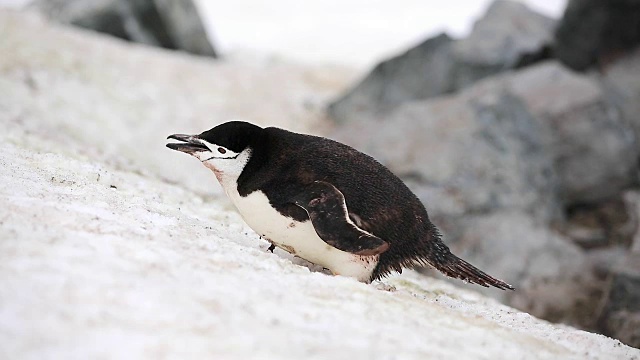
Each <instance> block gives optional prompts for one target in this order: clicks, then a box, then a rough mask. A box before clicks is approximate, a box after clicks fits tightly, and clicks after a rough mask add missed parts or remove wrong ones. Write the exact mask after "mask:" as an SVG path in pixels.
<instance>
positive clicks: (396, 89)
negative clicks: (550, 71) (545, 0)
mask: <svg viewBox="0 0 640 360" xmlns="http://www.w3.org/2000/svg"><path fill="white" fill-rule="evenodd" d="M553 26H554V21H553V20H551V19H549V18H547V17H545V16H543V15H540V14H538V13H536V12H534V11H532V10H530V9H529V8H527V7H526V6H525V5H524V4H521V3H518V2H512V1H505V0H496V1H495V2H493V3H492V4H491V6H489V8H488V9H487V12H486V14H485V15H484V16H483V17H482V18H481V19H480V20H478V21H477V22H476V23H475V25H474V27H473V31H472V32H471V34H470V35H469V37H467V38H466V39H463V40H459V41H453V40H452V39H451V38H449V37H448V36H446V35H444V34H442V35H438V36H436V37H434V38H431V39H428V40H426V41H424V42H423V43H421V44H420V45H418V46H416V47H414V48H412V49H410V50H408V51H407V52H405V53H404V54H401V55H399V56H396V57H394V58H392V59H389V60H387V61H384V62H382V63H380V64H378V65H377V66H376V67H375V68H374V69H373V70H372V71H371V73H369V74H368V75H367V76H366V77H365V78H364V79H363V80H362V81H361V82H360V83H359V84H357V85H356V86H355V87H354V88H353V89H351V90H350V91H348V92H347V93H346V94H345V95H343V96H342V97H340V98H339V99H338V100H336V101H335V102H333V103H332V104H331V105H330V106H329V113H330V114H331V116H332V117H333V118H334V119H336V120H337V121H339V122H348V121H351V120H356V119H362V118H372V117H374V118H382V117H385V116H387V115H388V114H389V113H390V112H391V111H393V110H394V109H395V108H396V107H398V106H399V105H401V104H403V103H406V102H410V101H414V100H423V99H427V98H431V97H434V96H438V95H442V94H447V93H451V92H454V91H456V90H459V89H462V88H464V87H466V86H469V85H470V84H473V83H474V82H476V81H478V80H480V79H482V78H485V77H487V76H490V75H493V74H496V73H499V72H503V71H506V70H508V69H512V68H515V67H517V66H520V65H522V64H523V63H527V62H531V61H533V60H532V59H535V58H536V56H537V54H540V53H541V52H544V49H545V48H546V47H547V46H548V44H549V43H550V41H551V38H552V31H553Z"/></svg>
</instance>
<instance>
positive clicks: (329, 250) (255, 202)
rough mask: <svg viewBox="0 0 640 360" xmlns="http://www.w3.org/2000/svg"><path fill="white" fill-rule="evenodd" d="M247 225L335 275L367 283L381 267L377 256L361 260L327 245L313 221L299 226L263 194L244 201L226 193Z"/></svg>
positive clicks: (281, 246)
mask: <svg viewBox="0 0 640 360" xmlns="http://www.w3.org/2000/svg"><path fill="white" fill-rule="evenodd" d="M227 195H228V196H229V198H230V199H231V201H232V202H233V203H234V205H235V206H236V208H237V209H238V211H239V212H240V215H241V216H242V218H243V219H244V221H245V222H246V223H247V224H248V225H249V226H250V227H251V228H252V229H253V230H254V231H255V232H257V233H258V234H259V235H261V236H262V237H264V238H266V239H267V240H269V241H271V242H273V243H274V244H275V245H276V246H278V247H279V248H281V249H283V250H285V251H288V252H290V253H291V254H293V255H296V256H298V257H301V258H303V259H305V260H307V261H309V262H312V263H314V264H317V265H320V266H323V267H325V268H327V269H329V270H331V272H333V273H334V274H336V275H343V276H349V277H354V278H357V279H358V280H359V281H363V282H368V281H369V279H370V277H371V273H372V272H373V270H374V268H375V266H376V265H377V263H378V256H377V255H376V256H359V255H354V254H351V253H348V252H344V251H342V250H338V249H336V248H334V247H333V246H331V245H329V244H327V243H326V242H324V241H323V240H322V239H320V237H319V236H318V234H317V233H316V231H315V230H314V228H313V225H312V223H311V221H310V220H307V221H305V222H299V221H296V220H293V219H292V218H289V217H286V216H283V215H282V214H280V213H279V212H278V211H277V210H276V209H274V208H273V207H272V206H271V205H270V204H269V199H268V198H267V196H266V195H265V194H264V193H263V192H261V191H254V192H252V193H251V194H249V195H248V196H245V197H242V196H240V194H238V192H237V191H233V192H227Z"/></svg>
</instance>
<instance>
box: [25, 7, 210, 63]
mask: <svg viewBox="0 0 640 360" xmlns="http://www.w3.org/2000/svg"><path fill="white" fill-rule="evenodd" d="M34 7H35V8H37V9H38V10H40V11H41V12H43V13H44V14H45V15H47V16H48V17H49V18H51V19H54V20H56V21H59V22H62V23H68V24H72V25H76V26H80V27H83V28H87V29H91V30H95V31H98V32H103V33H107V34H110V35H113V36H116V37H119V38H122V39H125V40H130V41H134V42H139V43H143V44H148V45H152V46H160V47H164V48H168V49H174V50H184V51H187V52H190V53H193V54H197V55H205V56H212V57H216V56H217V55H216V51H215V50H214V48H213V45H212V44H211V41H210V39H209V38H208V36H207V33H206V30H205V27H204V24H203V22H202V20H201V19H200V16H199V15H198V10H197V8H196V4H195V3H193V1H191V0H176V1H169V0H132V1H126V0H98V1H81V0H71V1H68V0H38V1H36V2H35V4H34Z"/></svg>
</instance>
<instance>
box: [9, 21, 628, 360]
mask: <svg viewBox="0 0 640 360" xmlns="http://www.w3.org/2000/svg"><path fill="white" fill-rule="evenodd" d="M0 54H2V56H0V128H1V129H2V132H1V133H0V204H1V206H0V359H107V358H114V359H115V358H118V359H127V358H136V359H138V358H145V359H163V358H175V359H185V358H216V359H218V358H219V359H248V358H252V359H267V358H268V359H274V358H279V359H300V358H310V359H313V358H323V359H325V358H336V359H341V358H342V359H344V358H349V359H359V358H362V359H367V358H375V359H395V358H398V359H411V358H415V359H429V358H432V359H445V358H455V359H500V358H505V359H558V358H568V359H585V358H587V359H588V358H594V359H640V350H637V349H632V348H630V347H627V346H625V345H623V344H621V343H620V342H618V341H616V340H612V339H609V338H607V337H604V336H601V335H596V334H591V333H587V332H583V331H579V330H575V329H572V328H569V327H566V326H559V325H553V324H549V323H547V322H544V321H541V320H538V319H535V318H533V317H531V316H529V315H527V314H524V313H521V312H519V311H517V310H513V309H511V308H508V307H506V306H503V305H500V304H498V303H496V302H495V301H493V300H490V299H487V298H485V297H483V296H481V295H479V294H477V293H473V292H469V291H464V290H461V289H459V288H457V287H455V286H452V285H449V284H446V283H444V282H442V281H438V280H433V279H429V278H425V277H422V276H420V275H417V274H415V273H413V272H405V274H403V275H402V276H397V277H393V278H390V279H388V280H386V281H385V283H387V284H390V285H393V286H395V287H396V289H397V290H396V291H394V292H388V291H383V290H378V289H377V288H375V287H374V286H371V285H365V284H361V283H358V282H356V281H354V280H351V279H347V278H342V277H333V276H328V275H325V274H323V273H319V272H313V271H310V270H309V269H308V268H306V267H304V266H300V265H296V264H294V262H292V261H291V257H290V256H287V255H286V254H284V253H282V252H278V251H276V253H275V254H271V253H269V252H267V251H266V248H267V244H266V243H265V242H263V241H261V240H259V238H258V237H257V235H255V234H254V233H253V232H252V231H251V230H250V229H248V228H247V227H246V226H245V225H244V224H243V223H242V221H241V219H240V217H239V216H238V215H237V214H236V213H234V212H233V210H232V209H231V208H230V207H229V205H228V203H227V202H226V200H225V199H223V198H222V197H221V196H219V194H220V191H219V188H218V187H217V185H215V178H214V176H213V175H212V174H209V173H207V172H206V171H202V172H201V171H200V168H201V167H202V166H200V165H199V164H198V163H197V161H195V160H193V159H191V158H188V157H187V156H185V155H182V154H178V153H174V152H171V151H170V150H167V149H165V148H164V136H166V135H167V134H169V133H171V132H178V131H195V130H198V131H199V130H203V127H205V128H206V127H208V126H210V125H213V124H214V123H216V122H219V121H221V120H223V119H221V118H220V117H221V116H225V115H230V114H238V115H239V116H242V117H244V116H252V115H253V116H254V117H255V118H257V117H260V119H259V121H260V122H261V123H263V124H266V123H275V124H280V125H282V126H287V127H293V128H296V129H298V130H307V131H314V130H316V131H317V129H319V126H320V120H319V117H318V113H317V111H315V110H313V109H314V105H313V104H314V103H315V102H316V101H321V100H323V99H325V98H326V97H327V96H328V94H329V93H330V92H331V91H330V90H332V91H337V90H338V89H339V88H340V87H341V86H343V85H344V84H342V83H340V82H339V81H337V80H335V79H334V80H331V79H330V77H331V76H333V77H334V78H338V77H339V76H337V75H336V74H340V72H339V71H338V70H336V69H333V70H332V71H333V72H332V73H331V72H330V71H329V70H328V69H321V70H319V69H301V68H299V67H297V66H295V65H289V64H284V63H264V64H263V63H260V64H255V63H253V62H251V63H243V62H241V61H235V62H234V61H231V62H227V63H222V64H220V63H214V62H209V61H205V60H200V59H195V58H192V57H189V56H186V55H180V54H173V53H169V52H164V51H159V50H153V49H147V48H142V47H139V46H134V45H131V44H125V43H121V42H119V41H114V40H112V39H107V38H104V37H101V36H97V35H93V34H88V33H83V32H79V31H71V30H66V29H60V28H56V27H52V26H49V25H47V24H44V23H42V22H41V21H39V20H38V19H36V18H33V17H31V16H25V15H22V14H18V13H12V12H6V11H5V12H3V11H0ZM322 71H325V72H326V76H327V78H323V77H318V73H321V72H322ZM331 74H333V75H331ZM309 107H310V108H311V110H309ZM256 120H258V119H256ZM206 124H210V125H206ZM205 125H206V126H205ZM203 184H206V185H209V186H204V185H203Z"/></svg>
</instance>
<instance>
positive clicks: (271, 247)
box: [267, 244, 276, 253]
mask: <svg viewBox="0 0 640 360" xmlns="http://www.w3.org/2000/svg"><path fill="white" fill-rule="evenodd" d="M275 249H276V246H275V245H274V244H271V245H269V248H268V249H267V251H271V253H273V250H275Z"/></svg>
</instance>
